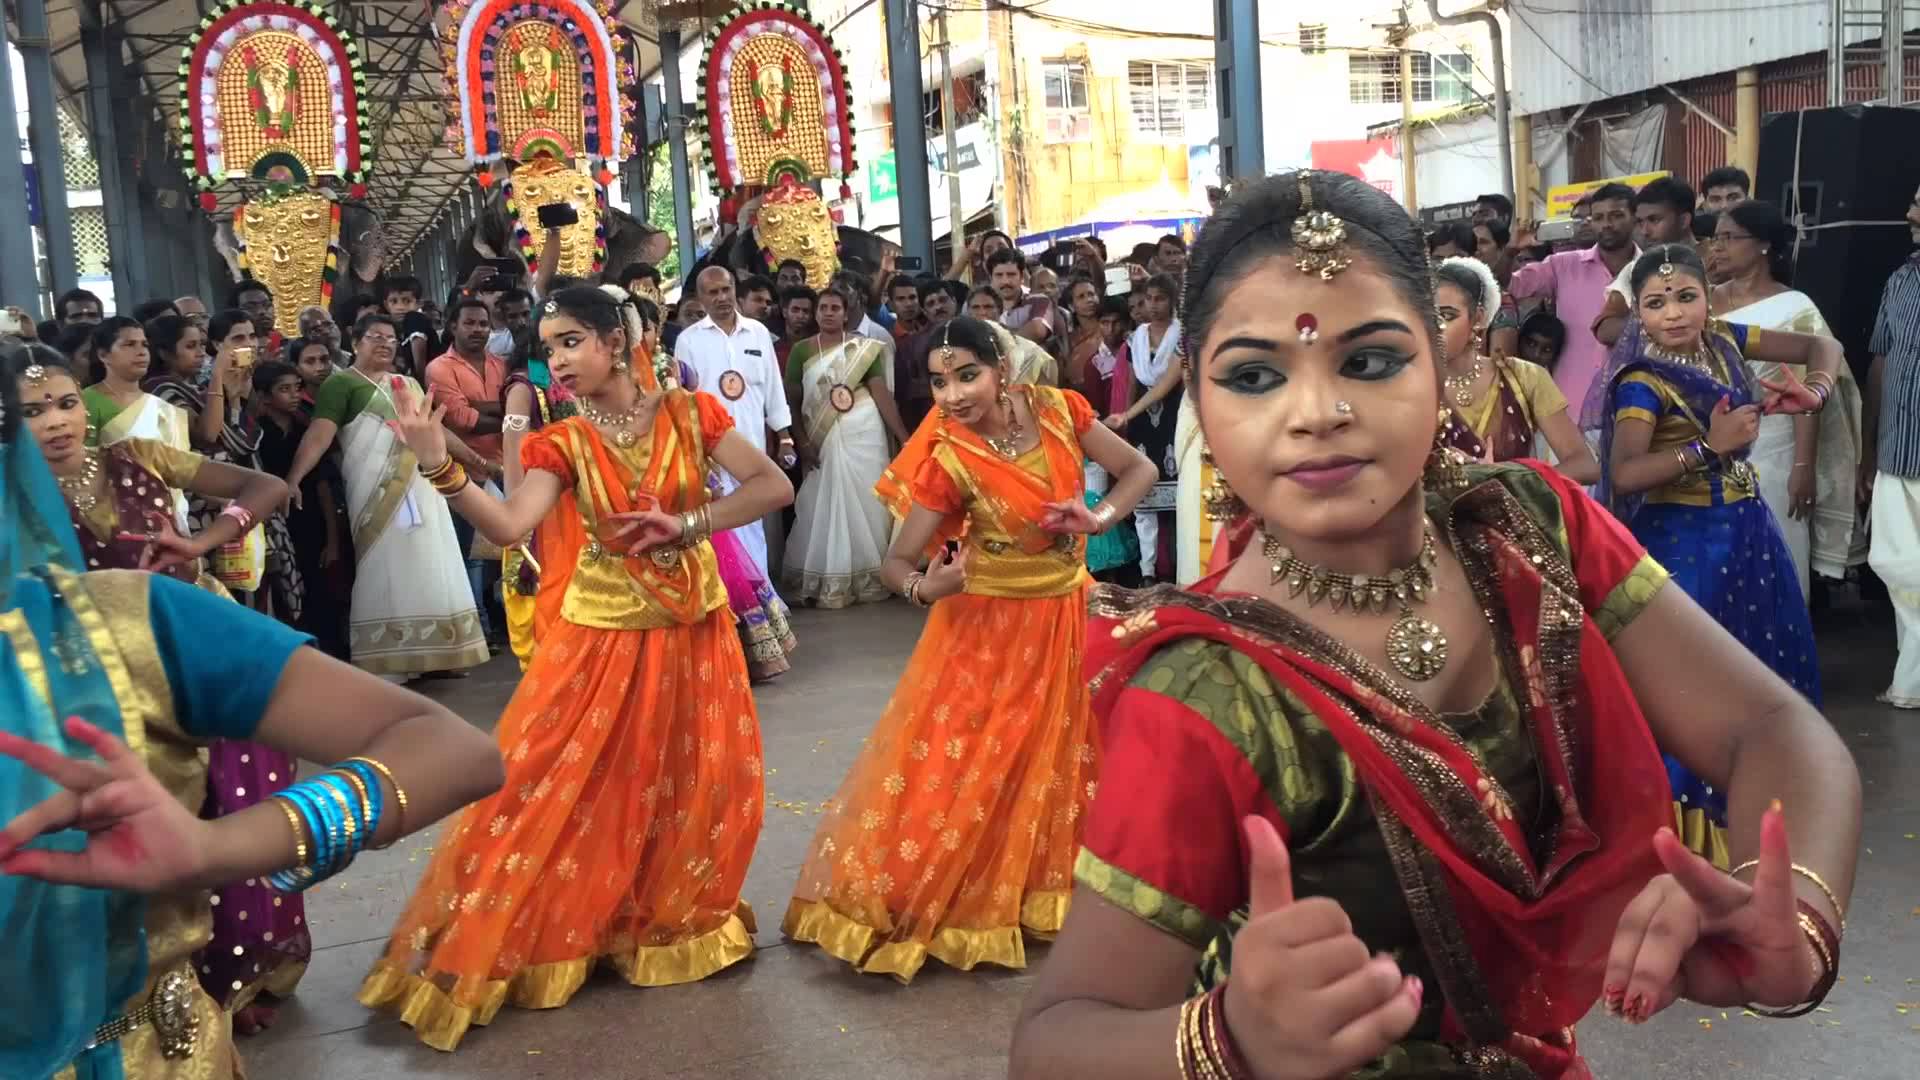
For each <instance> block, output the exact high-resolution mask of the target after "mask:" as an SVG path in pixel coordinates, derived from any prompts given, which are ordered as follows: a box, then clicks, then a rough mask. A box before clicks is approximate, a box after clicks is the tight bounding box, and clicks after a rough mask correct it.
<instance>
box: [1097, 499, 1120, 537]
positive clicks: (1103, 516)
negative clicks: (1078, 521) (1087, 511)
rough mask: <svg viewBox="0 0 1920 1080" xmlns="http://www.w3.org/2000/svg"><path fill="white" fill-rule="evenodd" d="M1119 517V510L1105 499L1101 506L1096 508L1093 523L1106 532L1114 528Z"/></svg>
mask: <svg viewBox="0 0 1920 1080" xmlns="http://www.w3.org/2000/svg"><path fill="white" fill-rule="evenodd" d="M1119 516H1120V512H1119V510H1118V509H1116V508H1115V507H1114V505H1113V504H1112V503H1110V502H1107V501H1106V500H1104V499H1103V500H1101V502H1100V505H1099V506H1097V507H1095V508H1094V511H1093V523H1094V524H1095V525H1098V526H1100V531H1101V532H1106V531H1107V530H1108V529H1110V528H1112V527H1113V521H1114V519H1115V518H1117V517H1119Z"/></svg>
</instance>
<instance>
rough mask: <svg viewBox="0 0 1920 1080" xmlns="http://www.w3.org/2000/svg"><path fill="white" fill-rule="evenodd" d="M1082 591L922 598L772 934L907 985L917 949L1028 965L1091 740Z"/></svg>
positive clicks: (1061, 915)
mask: <svg viewBox="0 0 1920 1080" xmlns="http://www.w3.org/2000/svg"><path fill="white" fill-rule="evenodd" d="M1086 621H1087V607H1086V591H1085V589H1084V588H1082V589H1076V590H1074V591H1073V592H1071V593H1069V594H1067V595H1064V596H1055V597H1044V598H1039V599H1018V600H1016V599H1003V598H998V597H987V596H972V595H960V596H955V597H951V598H949V599H946V600H942V601H940V602H939V603H938V604H936V605H934V608H933V611H932V614H931V615H930V616H929V617H928V619H927V626H926V630H925V631H924V632H923V633H922V634H921V636H920V643H919V645H918V646H917V647H916V648H915V649H914V653H913V657H912V659H911V660H909V661H908V663H907V669H906V672H905V674H904V675H903V676H902V677H901V679H900V683H899V687H898V689H896V690H895V691H894V695H893V699H892V700H891V701H890V702H888V704H887V707H886V710H885V712H883V713H882V714H881V717H880V723H879V726H878V727H877V728H875V730H874V732H873V735H872V737H871V738H869V739H868V741H867V748H866V749H865V751H863V752H862V753H861V755H860V759H859V760H858V761H857V762H855V764H854V766H853V769H852V771H851V772H850V773H849V774H848V776H847V779H846V781H845V782H844V783H843V784H842V785H841V787H840V791H839V793H838V794H836V795H835V796H834V798H833V800H832V803H831V804H830V806H829V808H828V810H827V816H826V818H825V820H824V821H823V822H822V824H821V826H820V829H819V831H818V832H817V833H816V834H815V835H814V838H813V842H812V844H811V846H810V847H809V849H808V852H807V861H806V864H805V865H804V866H803V867H802V868H801V871H800V881H799V884H798V885H797V887H796V888H795V891H794V895H793V899H792V902H791V904H790V905H789V906H788V908H787V916H786V920H785V923H784V924H783V927H782V929H783V930H784V931H785V932H786V934H787V936H788V937H790V938H793V939H794V940H796V941H802V942H810V943H813V944H817V945H819V946H820V947H821V948H822V949H824V950H826V951H827V952H828V953H829V954H831V955H832V956H835V957H838V958H839V959H841V960H844V961H846V962H847V963H849V964H852V965H853V967H854V969H855V970H857V971H862V972H869V973H874V974H886V975H892V976H893V977H894V978H896V979H898V980H900V981H901V982H903V983H904V982H908V981H911V980H912V978H913V976H914V974H915V973H917V972H918V971H919V970H920V967H921V965H922V964H924V963H925V962H926V959H927V957H929V956H931V957H933V958H934V959H937V960H939V961H941V962H942V963H945V964H948V965H951V966H953V967H957V968H962V969H967V968H972V967H974V966H975V965H976V964H981V963H991V964H999V965H1001V966H1003V967H1010V968H1023V967H1025V966H1026V948H1025V941H1024V938H1025V936H1028V935H1032V936H1036V937H1039V938H1042V939H1045V938H1048V937H1051V935H1053V934H1054V933H1055V932H1057V931H1058V930H1059V929H1060V926H1061V924H1062V923H1063V922H1064V921H1065V920H1066V913H1067V900H1068V897H1069V896H1070V895H1071V891H1072V888H1073V862H1074V858H1075V856H1076V854H1077V853H1078V850H1079V828H1080V823H1081V821H1082V820H1083V819H1084V818H1085V816H1086V812H1087V807H1088V806H1089V805H1090V804H1091V802H1092V800H1093V796H1094V791H1095V783H1096V776H1097V771H1096V770H1097V768H1098V760H1099V745H1098V740H1097V738H1096V735H1095V727H1094V723H1093V715H1092V711H1091V707H1090V703H1089V700H1088V696H1087V686H1086V681H1085V680H1084V679H1083V678H1082V677H1081V673H1080V657H1081V650H1082V645H1083V643H1084V641H1085V635H1086Z"/></svg>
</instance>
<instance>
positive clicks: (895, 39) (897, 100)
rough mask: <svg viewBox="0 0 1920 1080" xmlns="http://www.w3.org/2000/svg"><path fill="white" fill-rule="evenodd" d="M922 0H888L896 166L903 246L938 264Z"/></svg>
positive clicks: (908, 252)
mask: <svg viewBox="0 0 1920 1080" xmlns="http://www.w3.org/2000/svg"><path fill="white" fill-rule="evenodd" d="M916 6H918V0H885V8H884V12H885V16H886V27H887V65H888V68H889V71H888V74H889V75H890V77H891V78H890V80H889V81H890V82H891V83H892V91H893V93H892V103H893V171H894V182H895V190H896V192H897V194H898V197H899V199H900V249H901V251H902V252H903V253H904V254H906V255H910V256H915V257H917V258H919V259H920V260H921V265H923V266H925V267H928V268H929V269H931V268H932V266H933V196H932V192H931V191H930V190H929V186H928V184H927V115H926V109H927V104H926V94H925V92H924V88H923V87H922V85H921V80H920V21H919V19H918V18H917V15H918V12H916V11H915V10H914V8H915V7H916Z"/></svg>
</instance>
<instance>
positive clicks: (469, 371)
mask: <svg viewBox="0 0 1920 1080" xmlns="http://www.w3.org/2000/svg"><path fill="white" fill-rule="evenodd" d="M447 322H448V325H449V326H451V327H452V328H453V348H452V349H450V350H448V351H447V352H445V353H443V354H441V355H440V356H437V357H434V358H433V359H432V360H430V361H428V363H427V385H429V386H431V387H432V388H433V396H434V400H435V401H436V402H437V403H439V404H441V405H445V406H446V407H447V416H446V425H447V427H448V428H449V429H450V430H452V431H453V432H454V433H455V434H457V435H459V436H460V440H461V441H462V442H464V443H466V444H467V447H468V448H469V449H471V450H472V451H473V452H474V453H476V454H478V455H480V456H481V457H482V458H484V459H485V460H486V462H487V464H488V466H490V470H491V472H492V473H493V477H498V476H499V475H500V471H501V470H500V421H501V417H502V416H503V415H504V405H503V403H502V402H501V400H500V397H501V391H502V389H503V388H504V387H505V385H506V382H507V362H506V361H505V360H504V359H502V358H500V357H498V356H495V355H493V354H492V353H489V352H488V351H487V338H489V337H491V336H492V335H493V311H492V310H491V309H490V308H488V307H487V302H486V301H484V300H482V299H480V298H479V297H477V296H463V297H461V298H460V299H458V300H456V301H454V303H453V308H452V310H450V311H448V312H447ZM488 479H490V478H489V477H484V476H476V477H474V482H475V483H485V482H486V481H487V480H488ZM453 532H454V536H455V538H456V539H457V540H458V541H459V543H460V557H461V558H462V559H465V560H466V562H467V581H468V584H469V585H471V586H472V588H473V602H474V606H475V607H477V608H478V609H479V611H480V628H481V630H482V631H483V632H484V633H485V634H486V636H487V643H488V645H489V647H491V648H492V650H493V651H494V652H496V653H497V652H499V651H500V640H501V636H502V635H501V633H497V632H496V630H499V631H504V629H505V626H504V623H502V622H499V621H496V620H495V619H494V617H493V614H492V612H491V611H489V606H490V602H491V598H492V596H493V585H492V583H493V581H494V579H495V578H497V577H498V576H499V573H500V560H498V559H491V560H487V561H484V562H482V561H476V560H475V559H473V558H471V557H470V556H471V555H472V553H473V525H472V523H471V522H469V521H467V519H466V518H464V517H461V516H460V515H459V514H455V515H454V516H453Z"/></svg>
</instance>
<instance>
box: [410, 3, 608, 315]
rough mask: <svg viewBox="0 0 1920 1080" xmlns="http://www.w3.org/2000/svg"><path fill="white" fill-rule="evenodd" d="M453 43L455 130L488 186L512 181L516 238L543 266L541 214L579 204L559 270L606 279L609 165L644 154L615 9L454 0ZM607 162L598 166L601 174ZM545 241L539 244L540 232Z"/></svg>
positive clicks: (449, 57) (510, 205) (564, 236)
mask: <svg viewBox="0 0 1920 1080" xmlns="http://www.w3.org/2000/svg"><path fill="white" fill-rule="evenodd" d="M445 10H446V11H447V13H448V14H449V16H450V17H451V19H452V22H453V26H454V32H452V33H449V34H448V35H446V37H445V38H444V39H443V40H444V42H445V45H444V48H445V52H446V62H447V73H448V75H447V79H448V84H449V89H450V91H451V92H450V94H449V103H448V108H449V113H450V114H451V118H452V121H453V125H452V129H453V131H454V132H455V138H456V140H457V142H458V143H459V146H460V148H461V150H462V151H464V153H465V155H466V158H467V160H468V161H469V162H471V163H472V164H473V165H474V166H475V168H476V169H477V170H478V173H477V177H476V178H477V179H478V180H479V182H480V184H481V186H483V187H485V186H490V185H491V184H492V183H493V182H494V178H495V175H496V171H498V172H504V173H505V175H506V184H505V187H504V190H503V192H502V194H503V195H504V196H505V206H506V210H507V216H508V220H509V223H510V224H511V226H512V228H513V235H514V239H515V241H516V243H517V244H518V246H519V248H520V253H521V255H522V256H523V257H524V258H525V259H526V261H527V265H528V267H529V268H530V269H536V270H537V269H538V257H539V254H540V249H541V247H542V246H543V245H544V240H545V236H544V230H541V229H540V227H539V224H538V211H539V208H540V207H542V206H547V205H550V204H553V203H562V202H564V203H568V204H570V205H571V206H572V207H573V209H574V212H575V214H576V215H578V219H579V220H578V222H577V223H576V224H574V225H570V226H566V227H564V228H563V229H562V230H561V235H560V259H559V268H558V271H559V273H562V274H566V275H570V276H576V277H588V276H591V275H594V274H597V273H599V271H600V268H601V267H602V266H603V265H604V264H605V261H606V254H607V239H606V237H607V230H606V226H607V198H606V186H607V184H608V183H610V182H611V181H612V179H613V173H612V172H611V170H610V169H609V168H608V163H609V162H617V161H620V160H623V159H625V158H626V157H627V156H628V155H629V154H631V153H632V151H633V136H632V129H633V124H632V119H633V99H632V97H631V95H629V94H628V93H627V92H626V91H625V90H624V89H622V88H623V87H627V86H632V85H634V84H635V83H636V82H637V81H638V78H637V74H636V72H635V71H634V70H633V64H632V62H631V61H630V60H627V59H623V58H624V57H626V56H627V55H628V52H629V50H628V49H627V48H626V45H625V42H624V40H623V38H622V35H621V34H620V31H619V30H618V25H619V24H618V23H617V22H615V20H614V18H613V13H612V9H611V8H609V7H608V6H607V4H606V3H605V0H453V2H452V3H449V4H447V5H446V8H445ZM596 163H597V165H596ZM536 232H538V233H539V235H536Z"/></svg>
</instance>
